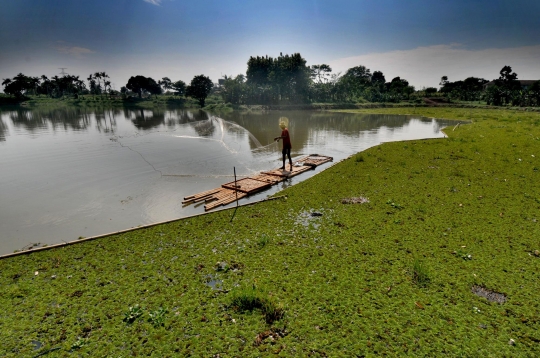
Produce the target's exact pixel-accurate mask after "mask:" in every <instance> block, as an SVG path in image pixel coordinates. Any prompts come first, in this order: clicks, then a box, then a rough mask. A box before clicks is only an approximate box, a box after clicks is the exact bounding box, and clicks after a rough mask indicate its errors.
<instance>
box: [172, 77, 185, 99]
mask: <svg viewBox="0 0 540 358" xmlns="http://www.w3.org/2000/svg"><path fill="white" fill-rule="evenodd" d="M171 88H172V89H173V90H174V94H175V95H177V96H184V95H185V94H186V83H185V82H184V81H182V80H178V81H176V82H174V83H173V84H172V87H171Z"/></svg>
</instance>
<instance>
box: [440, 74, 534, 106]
mask: <svg viewBox="0 0 540 358" xmlns="http://www.w3.org/2000/svg"><path fill="white" fill-rule="evenodd" d="M440 85H441V89H440V90H439V92H440V93H442V94H443V95H445V96H447V97H449V98H451V99H457V100H462V101H481V100H482V101H485V102H486V103H487V104H488V105H494V106H505V105H512V106H520V107H526V106H530V107H534V106H540V80H538V81H534V82H533V83H532V84H530V85H523V84H522V83H521V82H520V81H519V80H518V74H517V73H515V72H513V71H512V67H510V66H504V67H503V68H502V69H501V70H500V72H499V78H497V79H494V80H493V81H488V80H486V79H483V78H476V77H469V78H466V79H465V80H463V81H455V82H450V81H449V80H448V77H447V76H443V77H442V78H441V82H440ZM430 92H431V93H433V92H437V90H436V89H435V88H432V89H430Z"/></svg>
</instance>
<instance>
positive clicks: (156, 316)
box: [148, 307, 167, 327]
mask: <svg viewBox="0 0 540 358" xmlns="http://www.w3.org/2000/svg"><path fill="white" fill-rule="evenodd" d="M166 313H167V310H166V309H164V308H163V307H160V308H159V309H157V310H155V311H153V312H149V313H148V315H149V316H150V318H149V321H150V323H152V325H153V326H154V327H160V326H163V323H164V320H165V314H166Z"/></svg>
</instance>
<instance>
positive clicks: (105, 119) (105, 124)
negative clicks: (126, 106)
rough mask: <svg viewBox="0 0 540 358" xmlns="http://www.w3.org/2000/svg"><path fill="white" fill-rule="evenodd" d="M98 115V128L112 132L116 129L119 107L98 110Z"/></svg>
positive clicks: (96, 112)
mask: <svg viewBox="0 0 540 358" xmlns="http://www.w3.org/2000/svg"><path fill="white" fill-rule="evenodd" d="M94 114H95V116H96V127H97V130H98V131H100V132H104V133H112V134H114V131H115V129H116V116H117V115H119V114H120V110H119V109H108V110H102V111H101V112H98V110H95V112H94Z"/></svg>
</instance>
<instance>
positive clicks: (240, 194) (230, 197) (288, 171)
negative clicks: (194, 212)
mask: <svg viewBox="0 0 540 358" xmlns="http://www.w3.org/2000/svg"><path fill="white" fill-rule="evenodd" d="M332 160H333V158H332V157H328V156H324V155H318V154H311V155H308V156H306V157H302V158H300V159H298V160H297V164H295V165H293V166H292V167H291V166H290V164H286V165H285V170H282V169H273V170H270V171H267V172H261V173H260V174H257V175H254V176H251V177H249V178H243V179H239V180H237V181H236V183H235V182H234V181H233V182H230V183H225V184H223V185H222V186H221V188H215V189H211V190H207V191H203V192H201V193H198V194H194V195H190V196H186V197H185V198H184V201H182V204H185V205H190V204H193V203H198V202H201V201H204V202H205V204H206V205H205V206H204V211H208V210H212V209H214V208H217V207H219V206H221V205H228V204H230V203H233V202H235V201H236V200H238V199H241V198H244V197H246V196H248V195H250V194H254V193H256V192H258V191H261V190H264V189H267V188H269V187H271V186H272V185H274V184H277V183H279V182H282V181H284V180H285V179H287V178H291V177H294V176H296V175H298V174H302V173H303V172H306V171H308V170H311V169H313V168H315V167H317V166H319V165H321V164H324V163H328V162H330V161H332Z"/></svg>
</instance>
